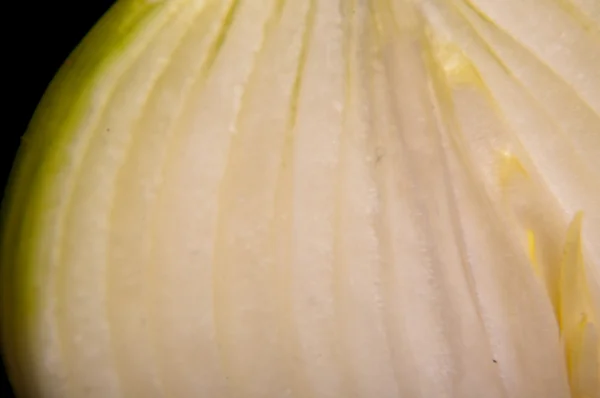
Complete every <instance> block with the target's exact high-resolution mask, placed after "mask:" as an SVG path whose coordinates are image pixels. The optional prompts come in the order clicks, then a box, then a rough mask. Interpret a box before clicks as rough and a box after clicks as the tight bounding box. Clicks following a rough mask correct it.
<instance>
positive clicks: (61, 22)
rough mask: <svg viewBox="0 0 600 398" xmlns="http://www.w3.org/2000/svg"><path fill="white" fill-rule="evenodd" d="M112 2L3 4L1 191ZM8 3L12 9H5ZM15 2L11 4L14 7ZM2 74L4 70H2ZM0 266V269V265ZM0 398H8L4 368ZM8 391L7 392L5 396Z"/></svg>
mask: <svg viewBox="0 0 600 398" xmlns="http://www.w3.org/2000/svg"><path fill="white" fill-rule="evenodd" d="M114 2H115V1H114V0H84V1H81V0H78V1H74V0H71V1H66V0H52V1H32V2H29V1H16V2H7V3H9V4H6V7H5V6H4V5H3V12H2V14H3V15H2V16H3V19H5V23H4V24H3V25H4V28H3V29H4V35H3V36H4V39H3V41H4V45H3V46H2V47H3V48H2V49H1V50H0V51H1V52H2V64H3V65H4V67H8V70H7V71H6V70H5V72H4V73H3V75H4V76H3V78H4V79H3V86H4V90H2V91H3V93H2V94H3V95H2V97H3V101H2V102H3V103H4V105H3V106H2V121H3V125H2V134H1V135H0V136H1V140H0V148H1V149H2V151H0V153H1V154H2V155H0V159H1V160H2V168H1V171H2V174H1V175H0V184H1V186H2V192H4V187H5V186H6V182H7V179H8V176H9V174H10V170H11V166H12V163H13V160H14V156H15V154H16V151H17V149H18V146H19V142H20V138H21V135H22V134H23V133H24V132H25V130H26V129H27V125H28V123H29V120H30V119H31V116H32V114H33V112H34V110H35V108H36V106H37V104H38V102H39V100H40V98H41V96H42V95H43V93H44V91H45V90H46V88H47V86H48V84H49V83H50V81H51V80H52V77H53V76H54V75H55V74H56V72H57V70H58V68H59V67H60V66H61V65H62V63H63V62H64V60H65V59H66V58H67V56H68V55H69V53H71V52H72V51H73V49H74V48H75V47H76V46H77V44H78V43H79V42H80V41H81V39H82V38H83V37H84V36H85V34H86V33H87V32H88V31H89V30H90V28H91V27H92V26H93V25H94V24H95V23H96V22H97V20H98V19H99V18H100V17H101V16H102V15H103V14H104V13H105V12H106V10H107V9H108V8H109V7H110V6H111V5H112V4H113V3H114ZM10 3H12V4H10ZM14 3H17V4H14ZM3 69H4V68H3ZM0 266H2V264H0ZM0 372H1V373H0V377H1V378H0V388H2V389H1V390H0V391H1V392H0V395H1V396H3V397H8V398H11V397H14V395H13V394H12V392H11V390H10V385H9V382H8V380H7V377H6V373H5V370H4V365H3V364H2V368H1V369H0ZM7 392H8V393H7Z"/></svg>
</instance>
